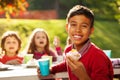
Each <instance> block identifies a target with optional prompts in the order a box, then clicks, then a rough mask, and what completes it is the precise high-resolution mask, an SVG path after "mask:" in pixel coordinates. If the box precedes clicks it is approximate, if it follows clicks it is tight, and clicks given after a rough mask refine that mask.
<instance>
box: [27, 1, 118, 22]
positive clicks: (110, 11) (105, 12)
mask: <svg viewBox="0 0 120 80" xmlns="http://www.w3.org/2000/svg"><path fill="white" fill-rule="evenodd" d="M28 2H29V3H30V6H29V10H49V9H57V11H58V14H59V18H66V14H67V13H68V11H69V9H71V8H72V7H73V6H74V5H77V4H81V5H85V6H87V7H89V8H90V9H92V10H93V11H94V13H95V15H96V19H99V20H100V19H102V20H103V19H104V20H116V19H117V20H118V19H120V17H119V16H120V9H119V8H120V0H69V1H68V0H28ZM68 2H69V3H68ZM46 5H47V6H48V7H47V6H46ZM56 5H57V8H56Z"/></svg>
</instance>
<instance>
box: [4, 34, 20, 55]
mask: <svg viewBox="0 0 120 80" xmlns="http://www.w3.org/2000/svg"><path fill="white" fill-rule="evenodd" d="M18 48H19V43H18V40H17V39H16V38H15V37H14V36H10V37H7V38H6V40H5V43H4V49H5V50H6V54H7V55H16V51H17V50H18Z"/></svg>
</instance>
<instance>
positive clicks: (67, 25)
mask: <svg viewBox="0 0 120 80" xmlns="http://www.w3.org/2000/svg"><path fill="white" fill-rule="evenodd" d="M66 32H68V24H66Z"/></svg>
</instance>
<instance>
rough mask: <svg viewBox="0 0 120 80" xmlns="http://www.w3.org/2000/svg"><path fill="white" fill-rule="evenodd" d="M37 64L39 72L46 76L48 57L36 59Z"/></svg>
mask: <svg viewBox="0 0 120 80" xmlns="http://www.w3.org/2000/svg"><path fill="white" fill-rule="evenodd" d="M38 65H39V68H40V72H41V75H42V76H47V75H49V73H50V71H49V58H46V59H39V60H38Z"/></svg>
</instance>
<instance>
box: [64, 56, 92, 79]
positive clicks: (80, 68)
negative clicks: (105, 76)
mask: <svg viewBox="0 0 120 80" xmlns="http://www.w3.org/2000/svg"><path fill="white" fill-rule="evenodd" d="M66 61H67V65H68V66H69V67H70V69H71V71H72V73H73V74H75V75H76V77H78V78H79V79H80V80H90V78H89V76H88V74H87V72H86V69H85V67H84V65H83V63H82V62H81V61H76V60H74V59H73V58H72V57H71V56H66Z"/></svg>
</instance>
